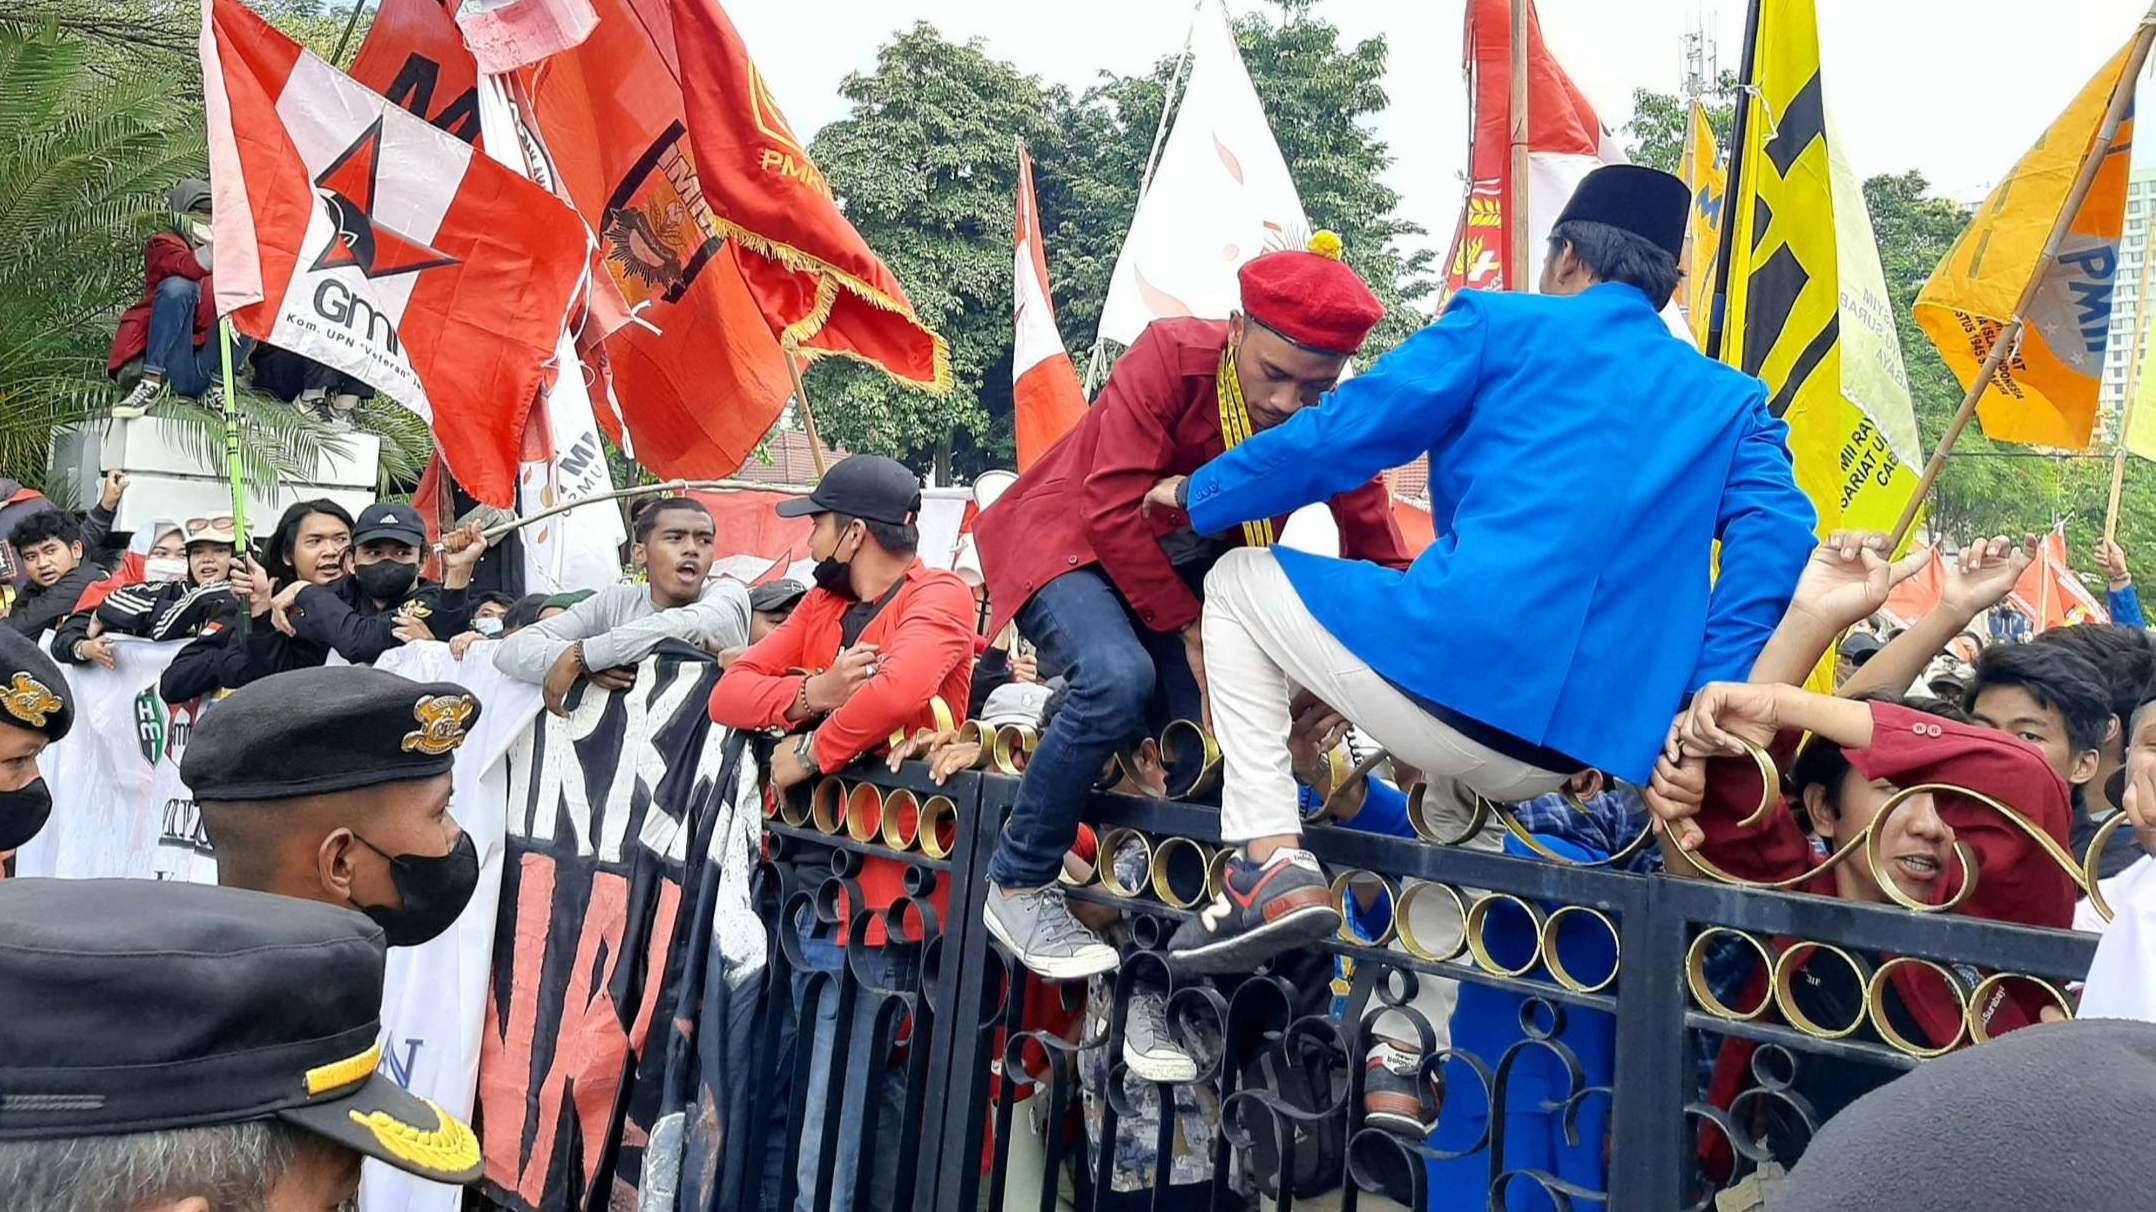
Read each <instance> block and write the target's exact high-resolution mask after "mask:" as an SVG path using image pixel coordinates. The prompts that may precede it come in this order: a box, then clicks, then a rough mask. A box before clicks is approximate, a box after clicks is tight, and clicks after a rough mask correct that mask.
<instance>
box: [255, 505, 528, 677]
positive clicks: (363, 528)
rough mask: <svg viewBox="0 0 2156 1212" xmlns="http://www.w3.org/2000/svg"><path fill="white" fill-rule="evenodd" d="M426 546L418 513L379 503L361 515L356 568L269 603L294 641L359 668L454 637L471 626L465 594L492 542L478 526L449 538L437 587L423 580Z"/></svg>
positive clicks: (297, 586)
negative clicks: (415, 644) (407, 647)
mask: <svg viewBox="0 0 2156 1212" xmlns="http://www.w3.org/2000/svg"><path fill="white" fill-rule="evenodd" d="M426 542H427V528H426V524H425V523H423V522H421V521H420V519H419V511H418V510H416V509H414V508H412V507H411V506H410V505H406V504H403V503H401V502H397V501H377V502H375V503H374V504H372V505H369V506H367V507H366V508H365V509H363V510H361V511H360V514H359V523H358V525H357V526H356V527H354V529H353V531H352V543H353V548H352V551H353V554H352V566H351V569H350V571H349V572H348V573H347V574H346V575H344V576H342V577H339V578H337V579H336V580H334V581H331V582H330V583H329V584H327V585H315V584H311V583H309V582H306V581H303V580H301V581H294V582H293V583H291V584H290V585H287V586H285V587H283V588H282V589H279V590H278V591H277V595H276V597H275V598H273V599H271V611H272V615H273V617H281V618H282V619H283V620H284V624H285V625H286V626H288V627H289V629H290V631H291V633H292V635H293V636H294V637H295V638H296V639H299V640H302V641H305V642H306V643H309V644H312V645H314V646H316V647H319V648H327V649H329V650H330V651H332V652H335V653H336V654H337V655H339V656H341V657H343V658H344V659H345V660H347V661H350V662H351V663H352V664H354V665H367V664H372V663H373V662H374V661H375V659H376V658H378V657H380V656H381V655H382V654H383V653H385V652H387V651H389V650H390V649H391V648H394V647H396V646H397V645H398V644H401V643H405V642H408V641H411V640H425V639H436V640H446V639H449V638H451V637H453V636H455V635H457V634H459V633H461V632H462V631H463V630H464V629H465V625H466V624H467V623H468V622H469V621H470V617H471V605H470V602H469V601H468V599H467V596H466V589H467V587H468V586H470V584H471V581H472V569H473V567H474V566H475V565H477V564H478V563H479V557H480V556H482V555H484V554H486V550H487V540H486V536H485V535H484V534H482V533H480V530H479V526H478V524H477V523H472V524H470V525H467V526H465V527H463V528H461V529H458V530H452V531H450V532H449V533H447V534H445V535H443V536H442V582H441V584H439V585H434V584H430V583H428V582H426V581H425V580H423V579H422V578H421V577H420V575H419V554H420V549H421V548H422V547H424V546H425V545H426ZM257 588H262V586H261V585H259V583H258V585H257Z"/></svg>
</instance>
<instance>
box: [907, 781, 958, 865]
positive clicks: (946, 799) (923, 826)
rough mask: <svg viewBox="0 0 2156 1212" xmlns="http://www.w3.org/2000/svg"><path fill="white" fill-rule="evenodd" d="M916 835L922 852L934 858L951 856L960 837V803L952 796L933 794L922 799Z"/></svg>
mask: <svg viewBox="0 0 2156 1212" xmlns="http://www.w3.org/2000/svg"><path fill="white" fill-rule="evenodd" d="M916 837H917V840H918V841H919V842H920V845H921V853H922V854H925V855H927V856H928V857H930V858H932V859H945V858H949V857H951V847H952V845H953V844H955V843H956V841H957V839H958V805H957V804H956V803H953V802H952V800H951V797H950V796H947V795H932V796H929V797H928V798H927V799H925V800H923V801H921V819H920V827H919V828H918V829H917V830H916Z"/></svg>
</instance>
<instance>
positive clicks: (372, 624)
mask: <svg viewBox="0 0 2156 1212" xmlns="http://www.w3.org/2000/svg"><path fill="white" fill-rule="evenodd" d="M406 616H417V617H418V618H419V619H421V620H422V621H424V622H425V623H426V624H427V630H429V631H431V632H433V633H434V638H435V639H437V640H447V639H451V638H453V637H455V636H457V635H459V634H461V633H462V632H463V631H464V630H465V629H466V628H467V627H468V626H470V624H471V619H472V608H471V604H470V595H469V594H468V593H466V591H464V590H462V589H444V588H442V587H441V586H440V585H437V584H434V583H433V582H431V581H422V582H420V583H418V584H416V585H414V586H413V587H412V591H411V592H410V593H407V594H405V595H404V598H403V599H402V600H401V601H398V602H396V603H394V604H392V605H390V606H388V607H386V608H385V607H380V606H376V605H375V604H374V603H373V602H372V601H370V600H368V598H367V596H366V594H364V593H363V592H361V591H360V588H359V581H358V579H357V578H355V577H349V576H347V577H339V578H338V579H337V580H334V581H331V582H330V583H329V584H327V585H310V586H308V587H307V588H305V589H302V590H300V591H299V597H298V598H297V599H296V600H295V601H294V602H293V603H292V609H291V610H290V611H289V612H287V614H286V618H288V619H289V620H290V621H291V623H292V630H293V631H294V632H297V633H298V635H299V638H301V639H303V640H305V641H307V642H308V643H310V644H313V645H316V646H318V647H321V648H326V649H330V650H331V651H334V652H336V653H337V654H339V655H340V656H342V657H344V659H345V660H347V661H350V662H352V663H353V664H354V665H371V664H373V663H374V661H375V659H376V658H377V657H380V656H381V655H382V654H383V653H385V652H388V651H389V650H390V649H392V648H395V647H396V646H397V645H398V643H399V641H398V639H397V636H396V627H397V620H399V619H401V618H404V617H406Z"/></svg>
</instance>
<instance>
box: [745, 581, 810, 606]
mask: <svg viewBox="0 0 2156 1212" xmlns="http://www.w3.org/2000/svg"><path fill="white" fill-rule="evenodd" d="M807 592H808V586H806V585H803V584H802V583H801V582H799V581H789V580H786V579H784V578H781V579H779V580H776V581H765V582H764V583H763V584H761V585H757V586H755V587H753V588H751V589H750V590H749V609H750V610H784V609H786V608H787V607H788V606H791V605H793V604H794V603H795V602H798V601H800V600H801V595H802V594H805V593H807Z"/></svg>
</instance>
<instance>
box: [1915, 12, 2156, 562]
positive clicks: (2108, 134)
mask: <svg viewBox="0 0 2156 1212" xmlns="http://www.w3.org/2000/svg"><path fill="white" fill-rule="evenodd" d="M2151 40H2156V6H2152V7H2151V8H2150V10H2149V15H2148V16H2146V17H2143V18H2142V19H2141V26H2140V28H2139V29H2138V30H2136V31H2135V33H2134V43H2133V48H2132V49H2131V50H2130V51H2128V52H2127V55H2126V69H2125V70H2124V71H2122V72H2120V73H2119V80H2118V84H2117V85H2116V86H2114V87H2113V88H2112V90H2111V104H2110V105H2108V106H2106V107H2105V109H2104V119H2103V121H2102V122H2101V123H2100V124H2098V126H2097V128H2096V137H2095V138H2094V139H2092V140H2090V142H2089V150H2088V154H2087V155H2085V156H2083V157H2082V160H2081V169H2080V171H2079V172H2077V173H2075V174H2074V184H2073V187H2072V188H2071V189H2069V190H2067V191H2066V204H2065V205H2064V206H2061V207H2060V208H2059V215H2058V218H2056V219H2054V220H2052V223H2051V233H2050V234H2049V235H2048V236H2046V237H2045V238H2044V251H2043V252H2042V253H2041V254H2039V255H2038V256H2037V258H2036V265H2035V266H2034V268H2032V269H2031V270H2030V273H2029V280H2028V281H2027V282H2026V283H2024V284H2023V285H2022V288H2021V297H2020V298H2018V299H2016V300H2015V301H2014V314H2013V315H2012V316H2010V317H2008V319H2007V321H2006V324H2005V326H2004V327H2002V328H2000V329H1999V335H1998V336H1997V337H1996V338H1994V339H1993V341H1992V344H1991V353H1990V355H1989V356H1987V357H1986V358H1985V359H1984V365H1983V366H1982V367H1981V368H1979V369H1978V371H1977V373H1976V379H1975V381H1974V382H1972V383H1971V384H1970V385H1969V390H1968V391H1967V392H1966V393H1965V394H1963V396H1962V398H1961V408H1960V409H1959V410H1958V411H1956V412H1955V413H1954V420H1953V421H1952V422H1951V423H1950V424H1948V425H1947V427H1946V433H1945V434H1943V435H1941V436H1940V438H1939V448H1938V449H1937V450H1934V451H1933V452H1932V455H1931V460H1930V461H1929V462H1927V463H1925V464H1924V475H1923V477H1922V478H1921V479H1919V480H1918V481H1917V484H1916V489H1915V491H1913V492H1911V493H1910V494H1909V501H1908V503H1907V504H1905V505H1903V506H1902V510H1901V518H1900V520H1898V521H1896V522H1895V523H1894V537H1893V539H1892V541H1890V542H1889V543H1888V544H1887V547H1888V549H1889V550H1896V549H1899V548H1900V547H1901V543H1902V540H1903V539H1905V538H1907V537H1908V535H1909V528H1910V527H1911V526H1913V525H1915V523H1916V515H1917V511H1918V510H1919V509H1921V508H1922V507H1923V505H1924V496H1925V494H1926V493H1928V492H1930V491H1931V486H1932V482H1933V481H1935V480H1937V479H1938V478H1939V471H1940V469H1941V468H1943V467H1945V466H1946V457H1947V455H1948V454H1949V453H1951V452H1952V451H1953V449H1954V443H1955V442H1957V441H1959V440H1960V438H1961V431H1962V430H1964V429H1967V428H1968V427H1969V419H1970V418H1971V417H1974V416H1975V415H1976V405H1977V402H1978V401H1980V400H1982V399H1983V398H1984V392H1985V391H1987V390H1989V389H1990V387H1991V380H1992V379H1993V377H1995V376H1996V375H1997V374H1998V373H1999V367H2000V366H2001V365H2002V364H2003V363H2004V362H2005V361H2006V356H2007V354H2008V353H2009V352H2010V351H2011V350H2012V349H2013V348H2014V347H2015V346H2017V345H2019V344H2020V343H2021V326H2022V321H2023V318H2024V316H2025V315H2026V314H2027V312H2028V310H2029V305H2030V304H2031V303H2033V302H2035V301H2036V291H2037V288H2038V287H2039V286H2041V285H2042V284H2043V280H2044V271H2045V270H2047V269H2049V268H2050V267H2051V263H2052V262H2053V261H2054V260H2055V259H2057V257H2058V255H2059V245H2060V243H2061V242H2062V241H2064V240H2065V239H2066V232H2067V230H2068V229H2069V228H2070V227H2072V226H2073V222H2074V216H2075V215H2076V214H2077V213H2079V212H2080V210H2081V203H2082V201H2083V200H2085V199H2086V198H2087V197H2088V196H2089V187H2090V186H2091V185H2092V184H2094V182H2095V180H2096V171H2097V169H2099V168H2100V167H2102V166H2103V162H2104V154H2105V153H2106V152H2107V151H2109V150H2110V147H2111V140H2112V137H2113V136H2114V135H2116V134H2117V133H2118V129H2119V123H2120V121H2121V120H2122V119H2123V118H2124V117H2125V114H2126V111H2127V110H2128V109H2129V108H2131V106H2132V105H2133V99H2134V86H2135V85H2136V84H2137V83H2139V81H2140V77H2141V65H2142V64H2143V63H2145V62H2147V61H2148V54H2149V43H2150V42H2151Z"/></svg>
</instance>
